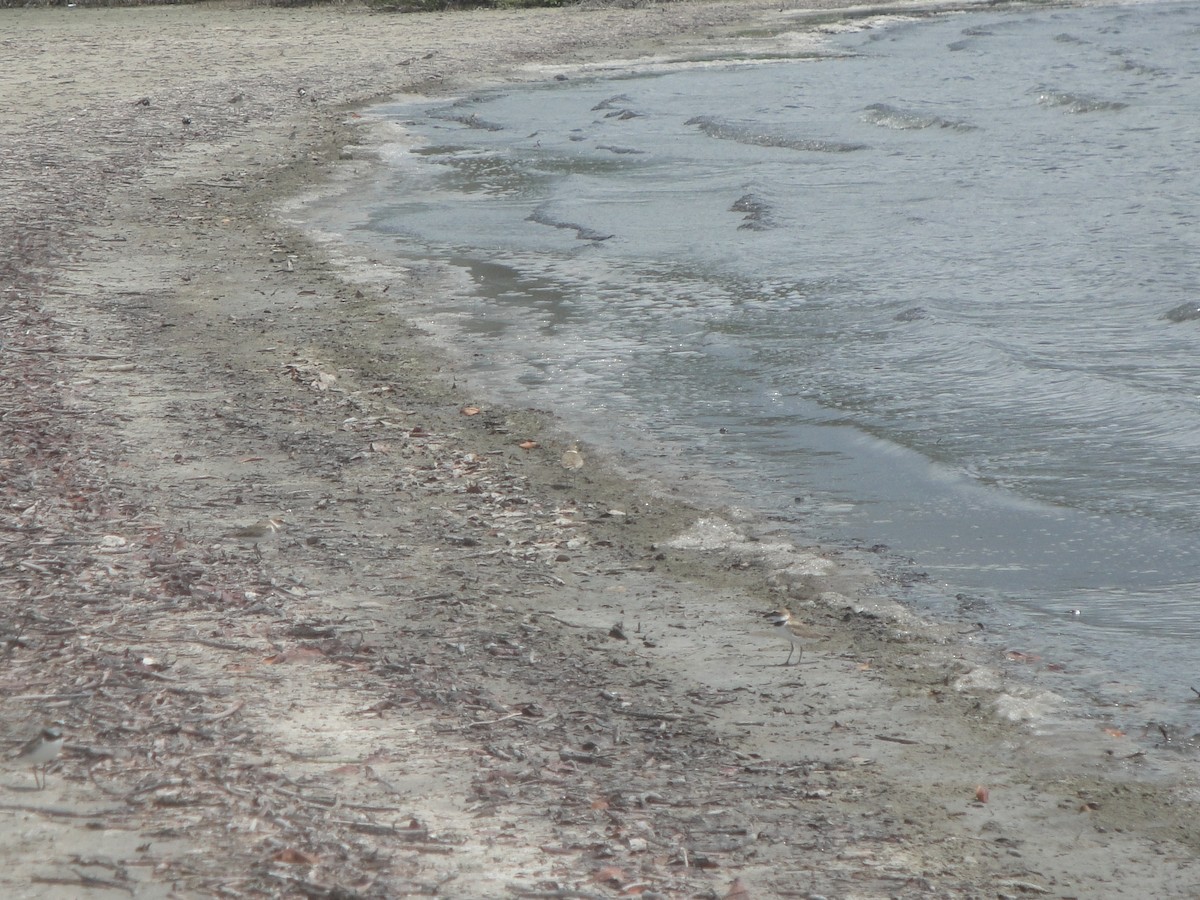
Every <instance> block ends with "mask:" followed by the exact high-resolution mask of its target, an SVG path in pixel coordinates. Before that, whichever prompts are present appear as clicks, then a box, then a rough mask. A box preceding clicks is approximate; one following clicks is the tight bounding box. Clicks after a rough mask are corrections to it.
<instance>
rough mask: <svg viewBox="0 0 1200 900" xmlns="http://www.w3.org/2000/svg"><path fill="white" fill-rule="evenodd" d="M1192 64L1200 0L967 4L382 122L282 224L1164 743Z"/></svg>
mask: <svg viewBox="0 0 1200 900" xmlns="http://www.w3.org/2000/svg"><path fill="white" fill-rule="evenodd" d="M1198 43H1200V6H1198V5H1197V4H1196V3H1194V2H1193V3H1183V4H1145V5H1138V6H1118V7H1105V8H1092V9H1068V10H1050V11H1036V12H1031V11H1028V10H1025V11H1016V12H1006V13H996V12H987V13H971V14H960V15H947V16H942V17H937V18H934V19H928V20H921V21H890V22H886V23H885V22H879V23H876V24H875V25H874V26H873V27H868V28H865V29H863V30H857V31H853V32H850V33H845V34H840V35H831V36H829V37H827V38H826V40H825V41H824V43H823V44H822V45H821V50H820V53H818V54H815V55H814V54H807V53H806V54H805V55H804V56H803V58H792V59H780V60H774V61H770V60H757V61H755V62H753V63H746V62H730V63H728V64H713V63H711V62H708V63H706V64H704V65H676V66H666V67H662V68H659V69H656V70H653V71H644V72H634V73H630V74H628V75H626V76H624V77H620V78H606V79H587V78H573V79H570V80H567V81H555V82H550V83H547V84H544V85H534V86H529V87H521V88H515V89H506V90H496V91H488V92H483V93H480V94H477V95H473V96H470V97H465V98H460V99H458V100H456V101H454V102H439V103H429V102H427V101H420V102H416V101H414V102H411V103H397V104H393V105H389V106H388V107H385V108H383V112H384V114H385V115H387V116H388V117H390V118H392V119H394V120H395V121H396V122H398V123H400V124H402V125H403V129H404V132H405V142H404V144H402V145H398V146H397V147H394V148H392V149H391V152H390V155H389V156H388V159H389V165H388V166H386V167H385V169H384V170H383V171H382V172H380V171H376V172H375V173H374V176H373V178H372V180H371V181H370V183H364V184H361V185H357V186H355V187H354V188H353V189H352V190H350V191H349V192H347V193H346V194H345V195H343V196H341V197H340V198H338V199H337V200H336V201H335V202H332V203H324V204H318V205H316V206H314V207H312V208H311V209H309V210H308V212H307V215H308V216H309V217H310V218H311V223H312V224H313V226H314V227H315V228H319V229H320V230H322V231H325V232H335V233H339V234H340V235H342V236H343V237H344V238H345V239H346V240H349V241H351V242H362V243H365V244H367V245H370V246H371V247H372V250H371V252H372V253H374V254H379V253H386V254H388V255H389V256H391V257H392V258H394V259H398V260H406V259H407V260H414V261H416V260H428V259H433V260H438V261H440V262H442V263H444V264H446V265H448V266H451V267H454V268H455V269H457V270H458V271H459V272H460V273H461V275H462V278H463V285H464V289H463V290H462V291H461V293H460V295H459V296H457V297H456V298H455V299H454V301H453V303H452V305H451V306H449V307H447V308H445V309H440V310H438V311H437V312H436V315H435V316H434V317H433V319H434V320H435V321H436V323H437V325H438V327H442V328H447V329H451V330H452V331H453V332H454V333H455V334H457V335H458V336H459V340H460V342H463V343H464V344H465V346H467V347H468V348H469V349H470V350H471V351H473V352H475V353H477V354H479V357H477V359H476V362H475V363H474V374H475V377H476V378H477V382H478V383H479V384H486V385H487V386H488V390H489V391H490V392H491V393H492V394H493V395H496V396H498V398H499V399H507V400H511V401H515V402H519V403H521V404H523V405H538V406H549V407H551V408H553V409H554V410H555V411H556V412H559V413H560V414H562V416H563V417H564V419H565V420H566V421H567V423H568V424H569V425H570V426H571V427H572V428H574V429H576V430H579V431H581V432H582V433H584V434H585V435H586V436H587V437H588V438H589V439H591V440H592V441H595V442H598V443H607V444H609V445H612V446H621V447H623V448H625V449H629V448H633V449H634V450H635V452H640V453H642V454H644V455H645V456H647V457H654V458H655V459H656V461H657V464H659V465H665V466H669V467H671V468H673V469H675V470H677V471H680V472H693V471H694V472H697V473H706V474H707V475H708V476H710V482H709V483H711V479H716V480H717V482H718V483H719V484H720V485H722V486H723V489H724V490H725V491H726V493H727V496H728V497H729V498H732V499H734V500H736V502H738V503H740V504H742V505H745V506H749V507H754V508H757V509H759V510H760V511H762V512H763V513H764V514H766V515H769V516H773V517H776V518H777V519H778V520H779V521H780V522H782V523H785V524H790V525H791V527H794V528H795V529H796V531H797V533H798V534H799V535H801V538H802V539H806V538H810V537H811V536H812V535H813V533H814V529H815V530H816V531H818V532H819V535H820V537H822V538H826V539H829V538H832V539H836V540H843V541H850V542H862V543H864V544H866V545H873V544H878V543H882V544H886V545H888V547H889V548H890V550H891V551H892V552H893V553H894V554H897V555H899V556H902V557H906V558H909V559H911V560H912V561H913V563H912V564H913V566H914V567H915V568H917V569H920V570H921V571H924V572H926V573H927V574H928V576H929V581H928V582H926V583H923V584H918V585H916V586H915V587H913V588H912V589H911V590H910V594H909V600H910V601H911V602H914V603H917V604H919V605H922V606H924V607H928V608H930V609H932V610H933V611H934V612H936V613H938V614H940V615H946V616H962V617H964V618H967V619H969V620H971V621H982V622H984V623H985V624H986V625H987V627H988V629H989V631H990V632H991V633H992V634H994V635H996V636H997V641H998V643H1000V644H1001V645H1003V646H1008V647H1019V648H1020V649H1021V650H1022V651H1026V652H1028V653H1034V654H1038V655H1039V656H1041V657H1042V658H1043V659H1044V660H1046V661H1047V662H1051V663H1053V664H1054V666H1055V667H1058V666H1062V667H1063V669H1064V670H1065V671H1063V672H1062V679H1061V690H1062V691H1063V692H1064V693H1066V694H1075V695H1076V696H1081V697H1084V698H1086V699H1087V701H1088V708H1090V709H1092V710H1093V711H1104V710H1108V711H1109V712H1113V711H1114V710H1117V711H1116V712H1115V713H1114V714H1115V715H1118V716H1125V717H1127V718H1130V719H1138V718H1141V719H1143V720H1145V719H1147V718H1162V719H1166V720H1168V721H1174V720H1176V719H1181V718H1183V717H1184V716H1185V715H1186V714H1185V712H1184V706H1185V704H1186V703H1187V702H1189V701H1190V700H1192V698H1193V695H1192V694H1191V692H1190V691H1189V690H1188V688H1187V686H1188V685H1189V684H1190V683H1192V681H1193V673H1195V672H1197V671H1200V591H1198V590H1197V587H1198V586H1200V571H1198V568H1197V559H1196V547H1197V545H1198V543H1200V540H1198V539H1200V503H1197V499H1198V498H1200V491H1198V490H1197V487H1196V486H1197V484H1200V460H1198V458H1197V453H1196V450H1197V446H1198V445H1200V379H1198V376H1200V355H1198V353H1197V350H1198V342H1200V307H1197V305H1196V304H1197V303H1200V289H1198V287H1200V285H1198V281H1200V277H1198V275H1200V273H1198V264H1197V259H1200V254H1198V253H1197V251H1198V250H1200V247H1198V246H1197V245H1198V243H1200V240H1198V235H1200V231H1198V230H1197V218H1198V216H1200V203H1198V202H1197V201H1198V200H1200V197H1198V195H1200V174H1198V171H1197V166H1196V165H1195V161H1196V152H1197V148H1198V147H1200V56H1198V55H1197V54H1196V53H1195V48H1196V47H1197V45H1198ZM1194 311H1195V312H1196V313H1197V318H1193V312H1194ZM1054 686H1055V687H1059V686H1060V685H1058V684H1056V685H1054ZM1119 710H1124V712H1121V711H1119Z"/></svg>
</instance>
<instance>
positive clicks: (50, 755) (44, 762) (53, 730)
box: [12, 723, 63, 790]
mask: <svg viewBox="0 0 1200 900" xmlns="http://www.w3.org/2000/svg"><path fill="white" fill-rule="evenodd" d="M62 748H63V733H62V729H61V728H59V727H58V724H57V723H55V724H54V725H50V726H48V727H46V728H43V729H42V730H41V732H40V733H39V734H38V735H37V736H36V737H34V738H33V739H32V740H30V741H28V742H27V743H26V744H25V746H24V747H22V748H21V749H20V750H18V751H17V755H16V756H14V757H13V760H12V761H13V764H14V765H17V766H20V767H22V768H24V767H25V766H29V768H31V769H33V783H34V784H36V785H37V786H38V790H45V788H46V769H47V768H48V767H49V766H50V763H52V762H54V760H56V759H58V754H60V753H62ZM39 768H40V769H41V770H42V778H41V780H40V781H39V780H38V769H39Z"/></svg>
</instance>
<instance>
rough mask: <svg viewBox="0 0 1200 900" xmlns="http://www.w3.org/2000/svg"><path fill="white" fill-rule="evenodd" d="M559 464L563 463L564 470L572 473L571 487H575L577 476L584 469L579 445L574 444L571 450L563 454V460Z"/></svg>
mask: <svg viewBox="0 0 1200 900" xmlns="http://www.w3.org/2000/svg"><path fill="white" fill-rule="evenodd" d="M559 462H561V463H562V467H563V468H564V469H566V470H567V471H568V472H570V473H571V485H572V486H574V484H575V476H576V475H578V474H579V470H580V469H582V468H583V454H582V453H580V452H579V445H578V444H572V445H571V449H570V450H566V451H564V452H563V455H562V459H560V460H559Z"/></svg>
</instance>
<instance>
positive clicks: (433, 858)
mask: <svg viewBox="0 0 1200 900" xmlns="http://www.w3.org/2000/svg"><path fill="white" fill-rule="evenodd" d="M789 17H790V12H789V11H783V12H781V11H780V10H779V7H778V4H766V3H760V2H756V0H751V2H745V3H719V4H699V3H695V4H693V3H679V4H670V5H665V6H648V7H642V8H637V9H612V8H583V9H563V10H538V11H533V12H521V11H512V12H502V13H498V12H472V13H455V14H446V15H442V14H438V15H421V16H386V15H371V14H368V13H366V12H364V11H362V10H360V9H358V8H355V7H333V8H317V9H296V10H283V9H278V10H276V9H263V8H241V7H237V6H225V5H217V6H212V5H205V6H203V7H166V8H141V9H135V10H87V9H52V10H15V11H4V12H0V27H2V28H3V32H2V33H3V35H4V36H3V38H0V41H3V45H4V46H5V49H6V51H7V54H8V55H9V56H10V57H11V58H15V59H19V60H21V61H22V65H20V66H9V67H7V68H6V69H5V71H4V72H3V73H0V136H2V137H0V140H3V143H4V145H5V147H6V150H7V151H8V152H7V154H6V158H5V165H4V166H3V168H2V169H0V188H3V190H4V193H5V196H6V198H8V201H9V202H7V203H6V204H5V205H4V207H3V208H2V209H0V235H2V237H3V246H4V247H5V259H4V263H3V269H2V271H3V273H4V284H3V285H2V289H3V291H4V297H5V300H4V305H3V308H2V309H0V329H2V336H3V341H4V351H3V361H4V364H5V365H4V368H3V370H2V371H0V377H2V378H3V380H4V392H3V393H4V396H5V397H6V400H4V401H0V429H2V430H3V435H4V438H3V439H4V446H6V447H8V448H9V449H8V451H7V452H6V453H5V454H3V457H4V458H3V459H2V460H0V475H2V476H3V485H4V488H5V497H6V498H7V501H8V502H7V504H6V506H5V510H4V520H3V522H4V529H3V534H4V535H5V537H4V543H3V554H4V555H3V565H2V566H0V591H2V594H0V596H3V604H4V605H3V611H2V613H0V615H2V617H3V618H2V619H0V621H2V622H3V624H4V627H5V636H6V645H5V646H6V649H5V657H4V667H3V669H2V674H0V677H2V678H3V697H4V702H3V706H2V707H0V709H2V710H3V716H2V717H0V728H2V736H4V737H6V738H9V739H11V740H12V741H13V742H14V744H13V746H15V742H16V741H17V740H18V739H22V740H23V739H24V738H26V737H28V736H29V735H31V734H33V733H34V732H36V730H37V728H38V727H40V725H41V724H42V723H43V722H46V721H50V720H54V719H59V720H62V721H63V722H64V724H65V730H66V733H67V740H68V742H67V746H66V749H65V750H64V752H63V754H62V756H61V757H60V759H59V760H56V761H55V762H54V763H53V764H52V766H51V768H50V771H49V773H48V787H47V788H46V790H45V791H33V790H31V788H32V787H33V774H32V773H31V772H29V771H28V770H25V771H22V770H19V769H14V770H11V771H6V772H5V773H4V778H5V780H4V782H3V783H4V785H5V788H6V790H5V791H4V797H3V798H0V811H2V815H0V845H2V846H3V847H4V848H5V849H4V856H5V859H6V861H7V863H8V865H6V867H5V869H4V871H3V873H2V874H0V893H2V894H3V895H4V896H6V897H78V896H80V895H81V893H86V894H87V895H88V896H93V895H95V896H103V895H107V894H109V893H111V894H113V895H114V896H128V895H133V896H136V897H157V896H164V897H165V896H197V897H199V896H217V895H221V896H225V895H227V896H275V895H277V896H308V897H335V896H336V897H355V896H362V897H398V896H412V895H421V894H435V893H436V894H439V895H442V896H450V897H464V898H469V897H492V896H497V897H498V896H531V897H532V896H537V897H583V896H618V895H641V896H643V897H654V896H660V897H664V896H680V897H682V896H716V897H725V896H730V897H738V896H748V897H770V896H781V897H787V896H818V895H821V896H837V897H876V896H903V897H907V896H955V897H959V896H964V897H965V896H989V897H991V896H1059V897H1069V896H1086V897H1109V896H1114V897H1115V896H1129V895H1131V894H1133V895H1138V896H1160V897H1165V896H1191V895H1195V894H1196V893H1197V890H1198V886H1200V867H1198V866H1197V865H1196V863H1195V862H1194V859H1195V856H1196V850H1197V848H1200V833H1198V829H1197V825H1196V824H1195V817H1194V816H1193V815H1192V804H1193V803H1194V796H1195V794H1194V791H1195V787H1194V783H1193V782H1192V781H1191V780H1190V779H1185V778H1182V777H1180V776H1178V775H1175V774H1172V773H1173V772H1175V771H1176V767H1175V766H1174V765H1173V762H1174V761H1175V751H1174V749H1173V747H1172V744H1171V743H1170V742H1167V741H1164V740H1162V737H1161V736H1160V735H1158V734H1155V733H1148V734H1146V735H1122V734H1120V733H1118V732H1116V731H1115V730H1114V729H1111V728H1107V729H1106V723H1104V722H1096V723H1094V724H1089V723H1082V724H1081V725H1080V726H1079V728H1078V729H1077V730H1075V731H1073V732H1072V733H1070V734H1068V735H1064V734H1062V733H1054V734H1039V733H1037V732H1036V731H1035V730H1034V729H1031V728H1029V727H1028V726H1026V725H1023V724H1021V722H1020V721H1013V719H1014V718H1016V719H1020V715H1019V711H1021V710H1028V709H1029V708H1031V706H1033V705H1036V704H1037V703H1039V702H1045V703H1052V702H1054V699H1055V698H1054V691H1053V678H1054V676H1053V673H1052V672H1041V673H1033V674H1031V673H1028V672H1021V673H1020V677H1016V675H1014V670H1016V669H1020V668H1022V666H1023V661H1021V660H1014V659H1007V660H1006V659H999V658H990V657H989V656H988V654H987V653H986V651H984V650H983V649H981V648H978V647H975V646H973V645H972V643H971V642H970V641H971V638H970V636H969V635H959V634H956V633H954V632H953V631H952V630H950V629H948V628H946V627H944V626H938V625H937V624H936V623H929V622H923V621H921V620H920V619H919V618H918V617H916V616H914V615H913V614H911V612H910V611H908V610H906V609H905V608H904V607H903V605H902V604H901V603H900V602H898V600H899V598H901V597H902V591H901V590H900V588H901V585H898V584H893V583H889V582H888V581H887V580H886V579H885V578H881V575H880V573H879V571H878V570H877V569H876V568H875V567H874V566H873V565H872V561H871V559H870V558H869V556H862V557H859V556H855V555H853V554H851V553H848V552H847V551H844V550H841V549H838V548H834V547H824V546H811V547H796V546H793V545H790V544H786V543H783V542H781V541H779V540H778V539H777V537H776V536H775V535H773V534H772V532H771V530H770V527H769V525H766V524H763V523H756V522H753V521H744V520H741V519H739V518H738V517H737V516H735V515H734V514H733V513H732V512H731V511H728V510H714V509H701V508H699V507H698V506H697V505H696V503H695V501H694V498H689V497H688V496H687V494H686V491H684V490H683V489H682V488H681V487H680V486H679V485H675V484H671V483H670V482H668V481H661V482H656V483H647V482H642V481H639V482H632V481H630V480H628V479H627V478H625V477H623V476H622V474H621V472H622V466H621V465H620V462H621V461H620V460H606V459H603V458H599V457H600V455H599V454H596V453H595V452H593V451H592V450H591V448H588V447H587V446H583V447H582V448H581V450H582V453H583V456H584V465H583V467H582V469H580V470H578V471H575V470H569V471H568V470H566V469H564V468H563V465H562V458H563V453H564V451H565V450H567V449H568V447H570V446H571V444H572V437H571V436H570V435H569V434H565V433H563V432H562V430H561V428H559V427H558V426H557V425H556V423H555V421H554V419H553V417H552V416H551V415H550V414H548V413H545V412H540V411H536V410H522V409H507V408H498V407H495V406H493V405H491V404H489V402H488V400H487V398H486V397H478V396H470V395H467V394H465V393H464V392H463V391H461V390H460V389H459V388H458V387H457V386H456V380H455V377H454V371H453V367H452V366H451V364H450V363H449V362H448V361H447V357H448V355H447V354H446V352H445V351H444V349H442V348H439V347H438V346H437V345H436V344H435V343H434V342H433V341H432V340H431V339H430V337H429V336H428V335H424V334H422V333H421V332H420V331H419V329H417V328H416V327H400V328H398V327H396V326H395V323H396V322H397V321H403V320H404V319H405V316H404V310H405V306H406V304H409V305H413V304H418V303H428V302H436V298H437V292H438V291H439V290H440V289H441V287H442V280H441V277H440V273H438V272H437V271H436V270H434V269H427V270H422V269H420V268H415V269H412V268H410V269H397V268H394V267H392V266H391V264H390V263H389V261H387V260H367V259H360V260H347V259H344V258H335V257H334V255H333V254H332V252H331V250H330V248H328V247H322V246H319V245H317V244H315V243H314V242H312V241H311V240H309V239H308V238H307V237H306V236H304V235H303V234H300V233H298V232H297V231H295V230H294V229H293V228H292V227H291V226H289V225H288V224H287V223H286V222H285V221H284V220H283V219H281V218H280V217H279V215H278V210H279V209H281V208H283V207H286V205H287V204H288V202H289V201H290V199H291V198H294V197H296V196H298V195H300V194H303V193H306V192H311V191H312V190H314V189H318V188H320V189H323V187H324V186H325V185H328V184H329V183H330V182H331V180H333V179H336V178H338V177H343V176H344V175H345V174H346V172H347V171H348V170H350V169H353V168H355V167H360V166H369V165H371V164H372V163H371V161H370V153H369V152H368V148H369V145H370V144H371V143H372V140H373V137H372V135H371V134H370V129H372V128H375V127H377V125H376V124H374V123H371V122H369V121H364V120H363V118H362V117H361V114H360V113H359V111H358V110H360V109H361V108H363V106H364V104H366V103H368V102H369V101H371V100H373V99H380V98H383V97H386V96H388V95H391V94H393V93H395V92H398V91H417V92H426V93H434V94H447V93H450V92H453V91H456V90H464V89H467V88H469V87H471V86H473V85H479V84H484V83H495V82H497V81H503V80H508V79H528V78H533V77H538V76H539V75H544V72H545V68H544V67H545V66H546V65H550V64H553V65H593V66H594V65H601V64H604V63H605V61H607V60H613V59H617V58H644V57H645V56H646V55H647V54H663V53H682V54H688V53H691V54H695V53H698V52H701V50H702V48H705V47H713V46H716V45H717V44H723V45H725V44H728V42H730V41H736V40H737V39H738V38H737V36H738V35H739V34H741V33H757V34H760V35H761V33H763V32H766V33H770V32H772V31H773V30H777V29H780V28H782V27H783V26H784V24H785V23H786V22H788V21H789V20H790V19H789ZM360 149H361V154H360V155H358V154H359V151H360ZM385 322H386V323H387V327H381V323H385ZM785 604H786V605H790V607H791V608H792V610H793V611H794V612H796V613H797V614H798V615H799V616H801V617H802V618H803V619H804V620H805V621H806V622H808V623H810V624H812V625H813V626H816V627H818V628H819V629H820V630H821V631H822V632H824V633H825V634H827V635H828V637H826V638H824V639H822V640H820V641H818V642H816V643H814V644H813V645H812V646H810V647H809V648H808V649H806V651H805V654H804V658H803V664H802V665H800V666H787V667H785V666H782V665H780V664H781V663H782V662H783V661H784V658H785V656H786V654H787V651H788V649H789V645H788V644H787V643H786V642H785V641H783V640H782V639H781V638H780V637H779V635H777V634H772V633H771V632H770V629H769V626H767V625H765V623H764V622H763V620H762V619H761V613H763V612H765V611H767V610H769V609H771V608H774V607H776V606H780V605H785ZM739 887H740V888H742V889H744V891H745V893H744V894H739V893H738V892H737V891H738V889H739Z"/></svg>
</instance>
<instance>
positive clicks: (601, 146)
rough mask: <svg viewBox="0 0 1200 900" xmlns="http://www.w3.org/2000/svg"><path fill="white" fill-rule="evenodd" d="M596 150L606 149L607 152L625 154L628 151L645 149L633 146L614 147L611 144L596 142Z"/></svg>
mask: <svg viewBox="0 0 1200 900" xmlns="http://www.w3.org/2000/svg"><path fill="white" fill-rule="evenodd" d="M596 149H597V150H607V151H608V152H609V153H616V154H618V155H627V154H630V153H645V152H646V151H645V150H635V149H634V148H633V147H614V146H613V145H612V144H597V145H596Z"/></svg>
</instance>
